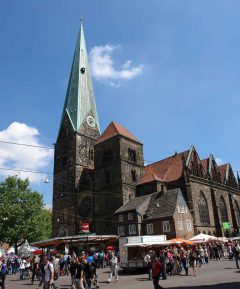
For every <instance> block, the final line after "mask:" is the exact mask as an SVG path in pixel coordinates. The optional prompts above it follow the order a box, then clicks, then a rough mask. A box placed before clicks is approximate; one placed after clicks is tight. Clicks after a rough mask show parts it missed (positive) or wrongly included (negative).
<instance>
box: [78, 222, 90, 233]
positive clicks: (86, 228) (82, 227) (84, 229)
mask: <svg viewBox="0 0 240 289" xmlns="http://www.w3.org/2000/svg"><path fill="white" fill-rule="evenodd" d="M89 227H90V225H89V223H81V224H80V231H81V232H84V233H89Z"/></svg>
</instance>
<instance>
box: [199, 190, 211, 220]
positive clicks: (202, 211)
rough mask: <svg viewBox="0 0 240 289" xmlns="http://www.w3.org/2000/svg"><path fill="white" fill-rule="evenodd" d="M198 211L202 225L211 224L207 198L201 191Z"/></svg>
mask: <svg viewBox="0 0 240 289" xmlns="http://www.w3.org/2000/svg"><path fill="white" fill-rule="evenodd" d="M198 211H199V217H200V223H201V224H202V225H210V218H209V211H208V204H207V199H206V197H205V196H204V194H203V192H200V196H199V200H198Z"/></svg>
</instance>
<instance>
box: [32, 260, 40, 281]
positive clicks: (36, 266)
mask: <svg viewBox="0 0 240 289" xmlns="http://www.w3.org/2000/svg"><path fill="white" fill-rule="evenodd" d="M38 270H39V264H38V258H37V256H36V255H35V256H34V257H33V260H32V284H33V282H34V277H35V276H37V273H38Z"/></svg>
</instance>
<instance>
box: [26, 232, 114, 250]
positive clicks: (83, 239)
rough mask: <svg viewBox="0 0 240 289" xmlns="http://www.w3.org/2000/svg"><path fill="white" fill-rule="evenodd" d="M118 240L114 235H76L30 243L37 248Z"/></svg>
mask: <svg viewBox="0 0 240 289" xmlns="http://www.w3.org/2000/svg"><path fill="white" fill-rule="evenodd" d="M116 240H118V236H116V235H76V236H67V237H56V238H52V239H48V240H43V241H38V242H34V243H32V244H31V245H32V246H34V247H38V248H50V247H56V246H58V245H62V244H63V245H64V244H71V243H95V244H96V243H101V242H103V243H104V242H110V241H111V242H114V241H116Z"/></svg>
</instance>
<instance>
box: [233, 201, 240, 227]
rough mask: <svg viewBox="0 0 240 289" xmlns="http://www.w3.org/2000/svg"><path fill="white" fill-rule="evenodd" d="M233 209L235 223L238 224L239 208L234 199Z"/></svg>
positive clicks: (239, 217)
mask: <svg viewBox="0 0 240 289" xmlns="http://www.w3.org/2000/svg"><path fill="white" fill-rule="evenodd" d="M234 210H235V217H236V221H237V224H238V225H240V209H239V205H238V203H237V201H236V200H235V202H234Z"/></svg>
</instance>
